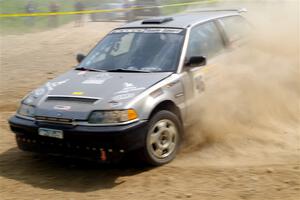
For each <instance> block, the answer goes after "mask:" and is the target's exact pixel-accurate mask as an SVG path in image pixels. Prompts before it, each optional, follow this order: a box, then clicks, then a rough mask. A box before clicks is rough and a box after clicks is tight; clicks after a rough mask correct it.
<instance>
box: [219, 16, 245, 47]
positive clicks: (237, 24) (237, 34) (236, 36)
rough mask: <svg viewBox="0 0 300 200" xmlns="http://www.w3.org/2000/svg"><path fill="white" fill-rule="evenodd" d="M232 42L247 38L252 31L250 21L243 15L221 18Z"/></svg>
mask: <svg viewBox="0 0 300 200" xmlns="http://www.w3.org/2000/svg"><path fill="white" fill-rule="evenodd" d="M220 22H221V24H222V26H223V27H224V31H225V33H226V35H227V38H228V40H229V42H230V43H232V42H235V41H238V40H240V39H243V38H245V37H246V36H247V35H248V34H249V33H250V31H251V28H250V25H249V23H248V22H247V21H246V20H245V19H244V18H243V17H241V16H233V17H226V18H223V19H220Z"/></svg>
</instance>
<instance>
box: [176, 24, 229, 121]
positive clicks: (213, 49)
mask: <svg viewBox="0 0 300 200" xmlns="http://www.w3.org/2000/svg"><path fill="white" fill-rule="evenodd" d="M224 50H225V41H224V38H223V37H222V35H221V33H220V31H219V28H218V27H217V24H216V22H215V21H210V22H206V23H203V24H200V25H197V26H195V27H193V28H192V29H191V31H190V36H189V42H188V46H187V51H186V55H185V61H186V62H187V61H189V59H190V58H191V57H195V56H197V57H198V56H204V57H206V59H207V64H206V65H205V66H196V67H193V68H190V67H183V73H182V74H183V82H184V90H185V98H186V107H187V120H186V123H187V124H190V123H193V122H194V121H195V120H196V119H195V118H196V116H197V114H198V112H200V111H199V110H197V109H198V108H199V106H198V105H199V103H201V102H199V98H198V97H200V95H201V94H202V93H203V92H204V91H205V82H204V76H205V72H206V71H207V70H208V69H209V68H210V67H213V66H214V65H217V64H218V60H219V57H221V56H222V52H223V51H224Z"/></svg>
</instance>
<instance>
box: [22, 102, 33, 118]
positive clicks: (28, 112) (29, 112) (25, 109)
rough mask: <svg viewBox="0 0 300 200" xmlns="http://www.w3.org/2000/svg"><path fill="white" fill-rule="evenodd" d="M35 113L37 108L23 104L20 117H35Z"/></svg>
mask: <svg viewBox="0 0 300 200" xmlns="http://www.w3.org/2000/svg"><path fill="white" fill-rule="evenodd" d="M34 113H35V107H33V106H30V105H26V104H21V106H20V108H19V110H18V114H19V115H23V116H27V117H33V116H34Z"/></svg>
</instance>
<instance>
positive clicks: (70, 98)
mask: <svg viewBox="0 0 300 200" xmlns="http://www.w3.org/2000/svg"><path fill="white" fill-rule="evenodd" d="M99 100H101V99H99V98H93V97H78V96H48V97H47V99H46V101H59V102H62V101H64V102H75V103H86V104H93V103H96V102H97V101H99Z"/></svg>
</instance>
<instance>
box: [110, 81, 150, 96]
mask: <svg viewBox="0 0 300 200" xmlns="http://www.w3.org/2000/svg"><path fill="white" fill-rule="evenodd" d="M144 89H145V88H144V87H136V86H135V85H133V84H132V83H127V82H125V83H124V84H123V89H122V90H121V91H119V92H116V94H126V93H131V92H137V91H140V90H144Z"/></svg>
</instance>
